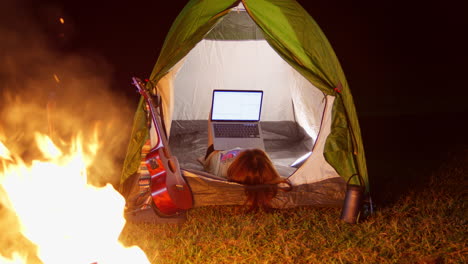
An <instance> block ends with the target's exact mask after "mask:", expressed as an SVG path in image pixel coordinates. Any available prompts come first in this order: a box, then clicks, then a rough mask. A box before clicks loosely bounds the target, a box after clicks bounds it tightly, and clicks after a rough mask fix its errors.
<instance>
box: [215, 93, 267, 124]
mask: <svg viewBox="0 0 468 264" xmlns="http://www.w3.org/2000/svg"><path fill="white" fill-rule="evenodd" d="M262 98H263V91H239V90H214V91H213V101H212V106H211V120H213V121H259V120H260V113H261V109H262Z"/></svg>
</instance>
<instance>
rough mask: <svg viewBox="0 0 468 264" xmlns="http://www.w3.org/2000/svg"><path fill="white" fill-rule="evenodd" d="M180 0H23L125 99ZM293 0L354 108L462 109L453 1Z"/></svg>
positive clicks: (384, 111)
mask: <svg viewBox="0 0 468 264" xmlns="http://www.w3.org/2000/svg"><path fill="white" fill-rule="evenodd" d="M186 2H187V1H147V0H144V1H133V2H132V3H129V2H126V1H88V0H83V1H53V0H48V1H40V2H38V3H35V4H27V3H26V4H25V7H27V8H30V10H31V13H32V14H33V16H34V19H35V21H37V24H38V26H39V28H40V29H41V30H43V31H44V34H46V36H47V37H48V38H49V40H50V42H51V44H52V45H53V46H54V47H56V48H57V49H59V50H61V51H63V52H72V53H78V54H82V55H83V56H99V57H102V58H103V59H104V60H106V61H108V63H109V64H110V65H111V67H112V69H113V80H114V83H113V85H114V86H115V87H116V88H117V89H118V90H119V91H121V92H122V93H123V94H125V95H126V96H128V97H129V98H130V100H131V101H132V102H133V101H135V100H136V99H135V98H137V96H136V95H135V94H134V91H133V89H132V87H130V86H129V85H128V84H129V83H130V78H131V77H132V76H134V75H137V76H140V77H142V78H146V77H148V76H149V74H150V73H151V70H152V68H153V66H154V64H155V62H156V60H157V57H158V55H159V51H160V48H161V47H162V44H163V40H164V37H165V35H166V34H167V32H168V30H169V27H170V26H171V24H172V22H173V21H174V19H175V18H176V16H177V15H178V13H179V12H180V10H181V9H182V8H183V6H184V5H185V3H186ZM298 2H299V3H301V5H302V6H303V7H304V8H305V9H306V10H307V11H308V12H309V14H310V15H311V16H312V17H313V18H314V19H315V20H316V21H317V22H318V24H319V25H320V26H321V28H322V30H323V31H324V32H325V35H326V36H327V37H328V39H329V41H330V42H331V44H332V46H333V48H334V49H335V52H336V54H337V56H338V58H339V60H340V62H341V64H342V67H343V69H344V72H345V74H346V76H347V79H348V82H349V84H350V88H351V91H352V93H353V96H354V98H355V103H356V107H357V110H358V112H359V113H360V114H361V115H371V116H374V115H396V114H397V115H401V114H415V113H416V114H420V113H426V114H427V113H432V112H444V113H445V112H465V111H466V110H467V104H466V103H465V100H464V98H466V97H465V96H464V95H466V90H467V87H466V86H467V85H466V81H465V80H464V77H465V76H466V72H465V70H466V69H467V67H466V65H465V61H464V56H463V55H462V53H461V52H460V51H461V50H463V49H464V48H465V47H466V45H465V44H464V43H463V42H462V41H461V36H462V34H463V33H462V32H466V30H467V28H468V27H467V25H468V24H467V19H466V16H465V12H463V10H464V9H463V8H462V6H461V5H459V6H457V5H456V4H455V3H451V4H449V3H448V2H447V3H446V2H444V5H443V6H441V5H438V4H435V3H424V4H414V3H413V4H412V3H411V2H412V1H385V2H382V1H358V2H357V3H351V2H350V1H334V0H331V1H330V0H326V1H324V0H321V1H306V0H302V1H298ZM59 17H63V18H64V19H65V21H66V23H65V24H63V25H62V24H60V23H59V22H58V18H59ZM62 34H63V35H62Z"/></svg>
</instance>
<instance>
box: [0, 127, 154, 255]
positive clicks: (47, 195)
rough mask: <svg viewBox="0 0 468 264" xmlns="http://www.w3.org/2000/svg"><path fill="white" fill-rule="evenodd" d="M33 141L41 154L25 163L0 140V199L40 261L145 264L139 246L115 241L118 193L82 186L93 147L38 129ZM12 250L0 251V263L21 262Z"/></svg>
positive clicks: (120, 216)
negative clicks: (63, 144) (60, 143)
mask: <svg viewBox="0 0 468 264" xmlns="http://www.w3.org/2000/svg"><path fill="white" fill-rule="evenodd" d="M96 137H97V136H96ZM35 140H36V143H37V145H38V148H39V150H40V152H41V153H42V157H37V159H36V160H34V161H32V163H31V164H30V165H27V164H26V163H25V162H24V161H22V160H21V158H20V157H19V156H18V155H15V153H11V152H10V151H9V150H8V148H7V147H6V146H5V145H4V144H3V143H2V142H1V141H0V164H3V171H1V169H2V166H0V191H2V190H1V189H3V190H4V193H6V196H7V197H6V199H5V198H4V197H0V198H1V199H0V201H2V202H3V203H4V206H5V207H6V208H8V209H10V210H12V211H14V212H15V214H16V215H17V217H18V218H19V221H20V223H19V226H20V230H19V231H20V232H21V234H22V235H24V236H25V237H26V238H28V239H29V240H30V241H32V242H33V243H34V244H35V245H36V246H37V257H38V258H39V259H40V260H41V261H42V262H43V263H44V264H55V263H57V264H58V263H77V264H90V263H99V264H105V263H111V264H115V263H149V261H148V259H147V258H146V256H145V254H144V253H143V252H142V251H141V250H140V249H139V248H137V247H130V248H126V247H124V246H123V245H121V244H120V243H119V242H118V239H119V235H120V232H121V231H122V228H123V227H124V225H125V219H124V218H123V208H124V203H125V201H124V199H123V197H122V196H121V195H120V194H119V193H118V192H117V191H116V190H115V189H114V188H113V187H112V185H107V186H105V187H103V188H98V187H94V186H91V185H88V184H87V168H88V166H89V165H90V164H91V163H92V162H93V160H94V159H95V158H96V157H95V154H96V153H97V151H96V150H97V148H98V146H99V145H98V144H97V143H96V142H92V143H91V144H89V145H85V144H83V143H82V140H81V139H80V137H79V136H78V137H77V138H76V139H75V140H74V141H73V142H72V143H71V144H69V145H68V147H67V148H66V149H60V148H59V147H57V146H56V145H55V144H54V142H53V141H52V140H51V139H50V138H49V137H48V136H45V135H42V134H39V133H37V134H36V135H35ZM2 195H3V194H2V192H0V196H2ZM0 232H2V231H0ZM1 246H2V245H0V247H1ZM18 252H20V251H17V252H15V253H14V254H13V255H12V256H10V258H6V257H5V256H1V255H0V262H1V263H26V262H27V261H26V260H25V259H26V258H27V256H21V255H20V254H19V253H18Z"/></svg>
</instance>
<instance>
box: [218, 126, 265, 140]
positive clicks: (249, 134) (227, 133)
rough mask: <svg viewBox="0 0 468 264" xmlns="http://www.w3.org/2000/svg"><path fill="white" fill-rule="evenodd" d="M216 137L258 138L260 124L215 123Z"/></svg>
mask: <svg viewBox="0 0 468 264" xmlns="http://www.w3.org/2000/svg"><path fill="white" fill-rule="evenodd" d="M213 128H214V134H215V137H225V138H258V137H260V132H259V129H258V124H218V123H216V124H213Z"/></svg>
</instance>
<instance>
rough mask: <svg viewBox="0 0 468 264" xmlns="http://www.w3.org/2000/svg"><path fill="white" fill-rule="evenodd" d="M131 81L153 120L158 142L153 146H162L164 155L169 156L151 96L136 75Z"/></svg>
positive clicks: (165, 136) (161, 126)
mask: <svg viewBox="0 0 468 264" xmlns="http://www.w3.org/2000/svg"><path fill="white" fill-rule="evenodd" d="M133 83H134V85H135V86H136V87H137V88H138V91H139V92H140V94H141V95H142V96H143V97H144V98H145V100H146V102H147V103H148V106H149V110H150V114H151V119H152V120H153V126H154V128H155V130H156V134H157V138H158V142H157V143H156V145H155V146H154V148H161V147H164V152H165V154H166V156H171V155H170V151H169V148H167V146H168V142H167V135H166V133H165V131H164V127H163V125H162V122H161V120H160V117H159V116H158V114H157V113H158V112H157V110H156V107H155V104H154V101H153V98H152V97H151V95H150V94H149V92H148V91H147V90H146V89H145V88H144V85H143V83H142V82H141V80H139V79H138V78H136V77H133Z"/></svg>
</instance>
